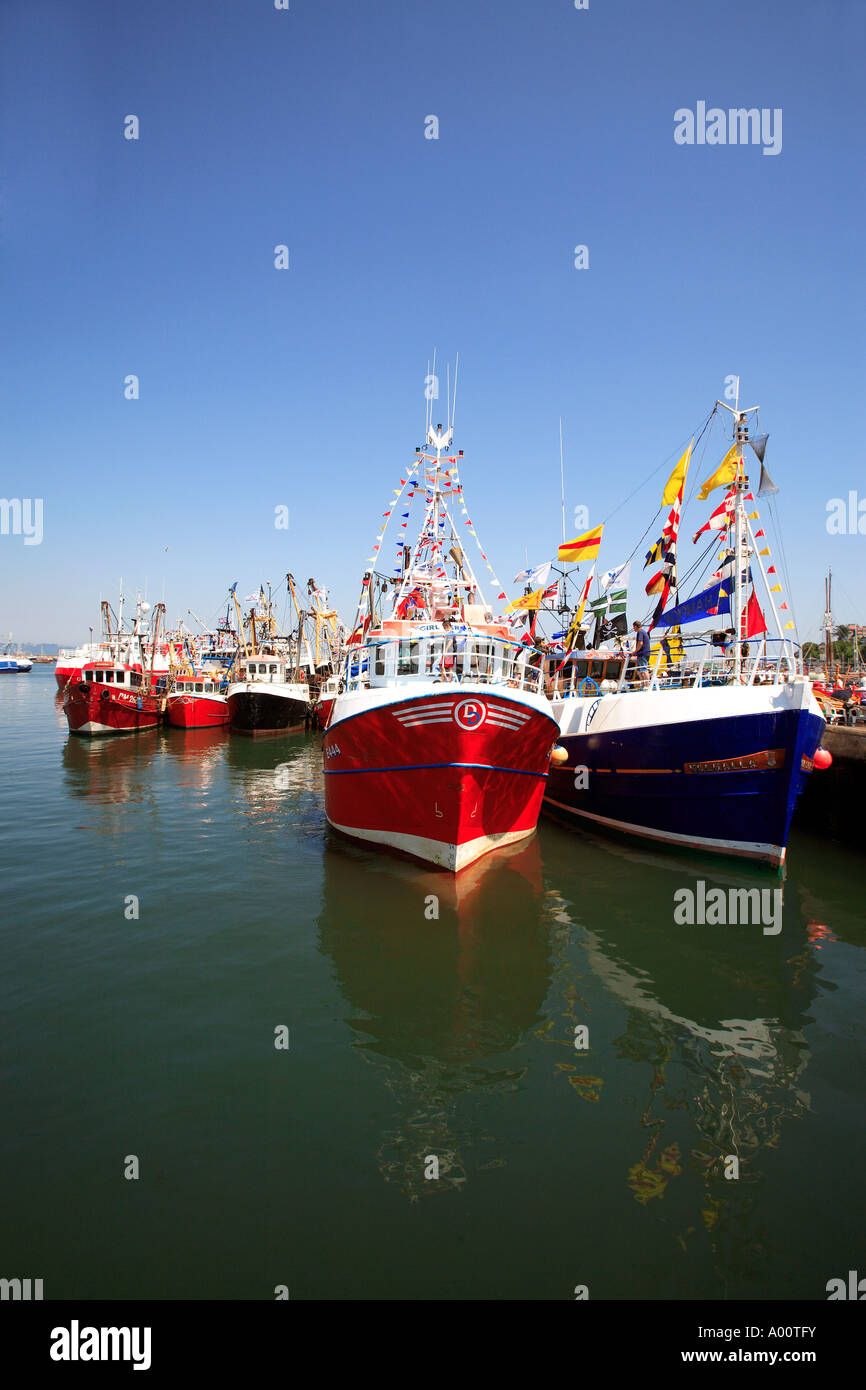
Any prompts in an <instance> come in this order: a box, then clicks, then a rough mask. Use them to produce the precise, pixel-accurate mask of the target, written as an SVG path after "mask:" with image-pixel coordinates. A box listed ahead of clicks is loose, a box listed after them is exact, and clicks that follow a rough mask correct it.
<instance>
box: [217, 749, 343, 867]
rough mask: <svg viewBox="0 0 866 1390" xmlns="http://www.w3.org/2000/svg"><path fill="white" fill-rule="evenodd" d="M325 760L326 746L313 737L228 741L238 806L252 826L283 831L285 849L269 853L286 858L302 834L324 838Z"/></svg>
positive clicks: (235, 807)
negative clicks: (323, 753) (323, 789)
mask: <svg viewBox="0 0 866 1390" xmlns="http://www.w3.org/2000/svg"><path fill="white" fill-rule="evenodd" d="M321 761H322V749H321V744H320V742H319V741H318V740H317V739H315V738H314V737H313V736H311V735H310V734H304V733H295V734H273V735H272V736H271V737H270V738H267V739H246V738H229V739H228V740H227V753H226V762H227V766H228V769H229V774H230V778H231V791H232V804H233V806H234V809H235V811H236V812H237V813H238V814H239V815H241V816H242V817H243V819H244V820H245V821H246V822H247V824H248V825H249V826H250V827H253V826H255V827H257V828H260V829H261V830H264V831H266V832H274V831H276V832H278V833H279V835H280V837H281V838H280V844H279V848H274V849H271V848H270V847H269V851H268V852H269V854H280V855H283V856H285V855H286V853H288V852H291V846H292V844H293V843H294V842H295V840H296V837H297V836H306V837H310V836H313V837H315V838H317V839H318V840H319V841H321V840H322V838H323V836H324V820H325V816H324V810H323V805H322V771H321ZM289 837H291V838H289Z"/></svg>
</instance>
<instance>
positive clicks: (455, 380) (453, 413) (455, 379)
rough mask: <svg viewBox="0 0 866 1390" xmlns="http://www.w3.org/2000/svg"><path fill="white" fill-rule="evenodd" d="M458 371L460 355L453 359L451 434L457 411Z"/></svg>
mask: <svg viewBox="0 0 866 1390" xmlns="http://www.w3.org/2000/svg"><path fill="white" fill-rule="evenodd" d="M459 370H460V353H459V352H458V353H457V355H456V357H455V358H454V395H453V396H452V397H451V432H452V434H453V432H454V415H455V412H456V410H457V373H458V371H459Z"/></svg>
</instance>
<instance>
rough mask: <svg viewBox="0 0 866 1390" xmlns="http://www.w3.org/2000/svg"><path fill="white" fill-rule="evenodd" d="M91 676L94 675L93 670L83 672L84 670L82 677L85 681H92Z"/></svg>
mask: <svg viewBox="0 0 866 1390" xmlns="http://www.w3.org/2000/svg"><path fill="white" fill-rule="evenodd" d="M93 676H94V672H93V671H85V672H84V679H85V680H86V681H92V680H93Z"/></svg>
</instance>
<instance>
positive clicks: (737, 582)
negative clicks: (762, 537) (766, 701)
mask: <svg viewBox="0 0 866 1390" xmlns="http://www.w3.org/2000/svg"><path fill="white" fill-rule="evenodd" d="M739 394H740V378H739V377H737V399H738V402H739ZM748 438H749V426H748V425H747V423H746V417H745V416H744V415H740V413H739V410H738V411H737V416H736V442H737V445H738V447H739V456H738V459H737V483H736V487H737V496H736V500H735V503H734V593H733V596H732V601H731V618H732V620H733V624H734V680H735V681H736V682H737V684H739V682H740V679H741V675H742V666H743V655H742V637H743V634H742V627H743V619H742V613H743V578H742V576H743V523H744V521H745V512H746V507H745V503H744V501H743V497H744V494H745V491H746V486H747V484H746V460H745V457H744V454H745V447H746V441H747V440H748Z"/></svg>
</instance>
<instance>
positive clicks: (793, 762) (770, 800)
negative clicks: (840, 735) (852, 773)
mask: <svg viewBox="0 0 866 1390" xmlns="http://www.w3.org/2000/svg"><path fill="white" fill-rule="evenodd" d="M823 731H824V722H823V720H822V719H819V718H818V717H817V716H816V715H813V714H809V713H806V712H802V711H796V710H794V711H783V712H780V713H770V712H767V713H762V714H751V715H742V716H739V717H735V718H729V719H715V720H695V721H691V722H689V723H670V724H658V725H655V726H652V727H650V728H638V729H633V730H618V731H616V732H615V733H610V734H605V733H600V732H593V730H592V729H590V730H589V732H587V733H584V734H577V735H571V736H568V735H565V736H563V737H561V738H560V744H561V745H562V746H563V747H564V748H566V749H567V750H568V763H567V764H566V765H565V766H563V767H556V766H551V769H550V776H549V778H548V784H547V789H546V792H545V806H544V809H546V810H548V811H550V812H551V813H554V814H558V815H562V814H565V816H566V817H568V816H569V815H572V814H573V815H575V816H576V817H578V819H580V818H581V817H583V816H591V817H600V818H603V819H604V820H613V821H618V822H620V823H622V825H624V826H625V827H626V828H627V829H628V830H629V831H630V832H631V833H635V834H645V835H653V834H655V835H656V836H657V837H658V838H660V839H666V838H669V837H670V838H671V839H672V840H674V841H675V842H679V843H686V844H688V843H694V844H695V845H697V846H698V847H700V848H705V849H714V848H717V849H718V850H719V851H720V852H722V853H726V852H728V853H730V852H733V853H736V852H743V853H748V852H749V849H748V847H749V846H754V845H770V846H775V847H777V848H778V849H779V850H781V851H784V848H785V845H786V843H787V839H788V831H789V830H790V826H791V817H792V816H793V814H794V807H795V806H796V804H797V798H798V796H799V795H800V792H801V791H802V789H803V787H804V785H805V781H806V777H807V776H808V775H809V774H808V773H807V772H803V771H802V770H801V759H802V758H803V757H806V758H810V759H811V758H812V757H813V756H814V753H815V750H816V748H817V747H818V745H819V743H820V741H821V735H822V733H823ZM779 748H783V749H784V750H785V758H784V763H783V765H782V766H781V767H780V768H775V769H772V768H771V769H767V770H765V771H746V772H705V773H686V772H684V771H683V767H684V765H685V764H686V763H702V762H713V761H716V760H717V759H732V758H739V757H747V756H749V755H751V754H754V753H757V752H761V751H763V750H765V749H779ZM580 766H584V767H586V768H587V769H588V777H587V778H586V781H587V786H586V787H585V788H578V787H576V786H575V769H576V768H577V767H580ZM661 769H665V770H661ZM702 841H709V842H713V841H722V842H724V841H727V842H729V843H728V845H727V846H726V845H724V844H719V845H714V844H713V843H708V844H701V843H700V842H702ZM731 846H733V848H731ZM767 857H768V858H770V859H771V860H774V861H776V862H777V857H776V856H773V855H768V856H767Z"/></svg>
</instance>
